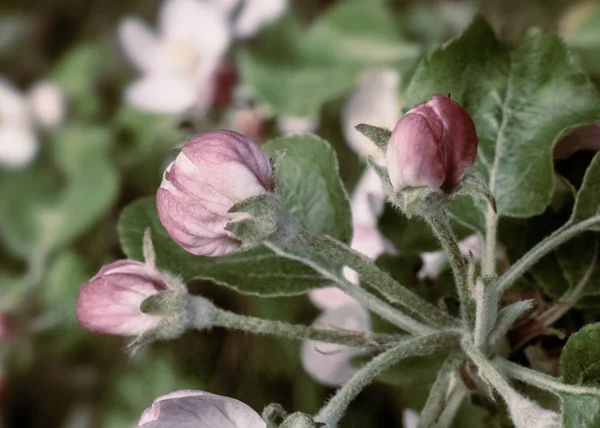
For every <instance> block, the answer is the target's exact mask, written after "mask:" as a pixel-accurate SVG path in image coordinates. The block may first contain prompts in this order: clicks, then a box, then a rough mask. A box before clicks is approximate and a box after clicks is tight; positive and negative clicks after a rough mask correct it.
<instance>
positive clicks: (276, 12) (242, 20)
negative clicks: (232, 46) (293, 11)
mask: <svg viewBox="0 0 600 428" xmlns="http://www.w3.org/2000/svg"><path fill="white" fill-rule="evenodd" d="M287 7H288V0H246V2H245V4H244V8H243V9H242V12H241V13H240V15H239V16H238V19H237V20H236V22H235V35H236V37H239V38H242V39H245V38H248V37H252V36H254V35H255V34H256V33H258V31H260V29H261V28H262V27H264V26H265V25H268V24H270V23H272V22H273V21H275V20H276V19H277V18H279V16H281V15H282V14H283V12H285V10H286V9H287Z"/></svg>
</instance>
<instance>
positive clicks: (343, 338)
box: [211, 307, 402, 348]
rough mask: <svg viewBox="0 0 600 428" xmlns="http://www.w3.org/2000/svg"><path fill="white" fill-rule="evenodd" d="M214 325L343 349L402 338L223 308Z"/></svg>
mask: <svg viewBox="0 0 600 428" xmlns="http://www.w3.org/2000/svg"><path fill="white" fill-rule="evenodd" d="M211 320H212V325H213V326H215V327H225V328H230V329H234V330H241V331H245V332H248V333H256V334H268V335H273V336H279V337H285V338H288V339H298V340H303V339H310V340H318V341H321V342H328V343H336V344H340V345H346V346H353V347H361V348H364V347H368V348H389V347H390V346H393V345H394V344H396V343H398V342H399V341H400V340H402V336H399V335H388V334H377V333H368V332H364V331H356V332H354V331H339V330H327V329H322V328H316V327H312V326H304V325H297V324H289V323H286V322H283V321H273V320H266V319H262V318H256V317H250V316H246V315H239V314H235V313H233V312H229V311H226V310H223V309H220V308H216V307H215V308H214V309H213V312H212V318H211Z"/></svg>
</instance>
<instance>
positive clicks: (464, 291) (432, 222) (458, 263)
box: [424, 207, 475, 327]
mask: <svg viewBox="0 0 600 428" xmlns="http://www.w3.org/2000/svg"><path fill="white" fill-rule="evenodd" d="M424 218H425V220H426V221H427V223H428V224H429V226H430V227H431V230H432V231H433V233H434V235H435V237H436V238H437V240H438V241H439V242H440V244H441V246H442V248H443V249H444V251H445V252H446V254H447V255H448V261H449V263H450V266H451V267H452V273H453V275H454V283H455V285H456V290H457V292H458V298H459V299H460V307H461V314H462V317H463V320H464V321H465V322H467V325H469V326H470V327H473V325H474V322H475V301H474V300H473V294H472V292H471V289H470V288H469V281H468V272H467V265H466V263H465V259H464V258H463V256H462V253H461V252H460V248H459V247H458V242H457V240H456V236H455V235H454V232H453V231H452V227H451V226H450V221H449V220H448V215H447V214H446V211H445V210H444V209H443V207H431V208H430V209H428V210H427V212H426V213H425V215H424Z"/></svg>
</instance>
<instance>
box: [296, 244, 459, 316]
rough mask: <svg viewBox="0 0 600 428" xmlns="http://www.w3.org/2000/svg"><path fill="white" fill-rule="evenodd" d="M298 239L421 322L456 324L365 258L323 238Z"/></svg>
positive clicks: (343, 245) (342, 245)
mask: <svg viewBox="0 0 600 428" xmlns="http://www.w3.org/2000/svg"><path fill="white" fill-rule="evenodd" d="M298 238H299V241H300V242H301V243H302V244H303V245H305V246H306V247H307V248H308V249H309V250H310V251H314V252H315V253H317V254H319V255H321V256H324V257H326V258H327V259H328V260H331V261H333V262H335V263H338V264H340V265H344V266H348V267H349V268H350V269H352V270H354V271H356V272H357V273H358V275H359V276H360V279H361V280H363V281H365V282H366V283H368V284H370V285H371V286H372V287H373V288H375V289H376V290H378V291H379V292H381V294H383V295H384V296H385V297H386V298H387V299H388V300H390V301H391V302H393V303H398V304H401V305H402V306H403V307H405V308H407V309H409V310H410V311H412V312H414V313H417V314H419V315H420V316H422V317H423V318H425V319H428V320H431V321H433V323H434V324H436V325H438V326H448V325H451V324H456V320H455V319H454V318H453V317H451V316H450V315H448V314H445V313H444V312H442V311H441V310H439V309H438V308H436V307H435V306H433V305H432V304H430V303H428V302H426V301H425V300H423V299H421V298H420V297H419V296H417V295H416V294H415V293H413V292H412V291H410V290H409V289H407V288H405V287H403V286H402V285H400V284H399V283H398V282H396V281H395V280H394V279H393V278H392V277H391V276H389V275H388V274H387V273H386V272H384V271H382V270H381V269H379V268H378V267H377V265H375V263H373V261H372V260H370V259H369V258H368V257H366V256H364V255H363V254H361V253H359V252H357V251H354V250H352V249H351V248H349V247H348V246H346V245H345V244H343V243H342V242H339V241H337V240H335V239H333V238H331V237H329V236H326V235H312V234H309V233H301V234H300V235H299V237H298Z"/></svg>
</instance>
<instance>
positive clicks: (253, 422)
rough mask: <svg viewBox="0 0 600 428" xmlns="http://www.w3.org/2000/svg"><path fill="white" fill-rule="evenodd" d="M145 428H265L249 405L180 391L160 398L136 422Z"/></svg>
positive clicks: (228, 399) (199, 392)
mask: <svg viewBox="0 0 600 428" xmlns="http://www.w3.org/2000/svg"><path fill="white" fill-rule="evenodd" d="M138 427H146V428H173V427H181V428H184V427H190V428H191V427H194V428H217V427H218V428H266V427H267V425H266V423H265V422H264V421H263V420H262V418H261V417H260V416H259V415H258V413H256V412H255V411H254V410H252V408H251V407H250V406H248V405H247V404H244V403H242V402H241V401H238V400H236V399H233V398H229V397H223V396H220V395H215V394H210V393H208V392H204V391H195V390H180V391H175V392H171V393H170V394H166V395H161V396H160V397H158V398H156V399H155V400H154V401H153V402H152V406H150V407H148V408H147V409H146V410H145V411H144V413H142V416H141V418H140V420H139V422H138Z"/></svg>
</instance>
